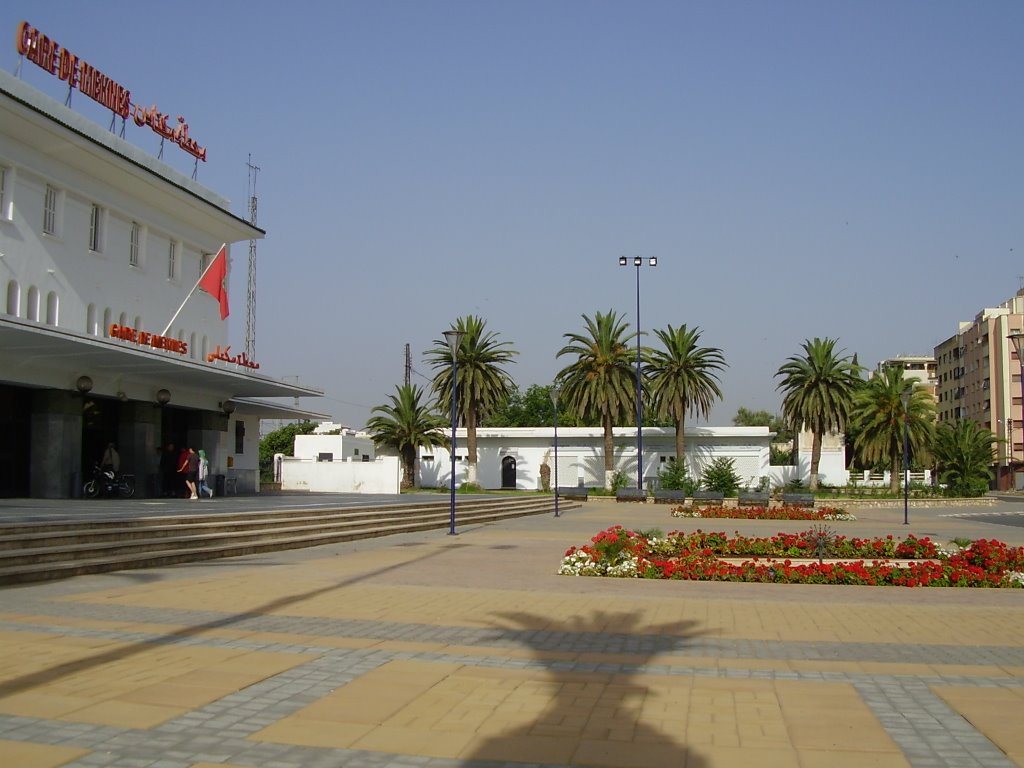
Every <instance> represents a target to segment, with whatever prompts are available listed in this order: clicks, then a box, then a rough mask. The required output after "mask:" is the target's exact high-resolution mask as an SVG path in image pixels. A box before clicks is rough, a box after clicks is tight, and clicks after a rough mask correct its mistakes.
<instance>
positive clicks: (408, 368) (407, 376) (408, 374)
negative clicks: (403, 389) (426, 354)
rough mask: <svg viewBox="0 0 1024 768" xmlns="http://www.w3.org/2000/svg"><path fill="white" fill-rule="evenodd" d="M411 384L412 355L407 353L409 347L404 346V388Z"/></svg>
mask: <svg viewBox="0 0 1024 768" xmlns="http://www.w3.org/2000/svg"><path fill="white" fill-rule="evenodd" d="M410 384H412V355H411V354H410V353H409V345H408V344H406V345H405V386H407V387H408V386H409V385H410Z"/></svg>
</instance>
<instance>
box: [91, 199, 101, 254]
mask: <svg viewBox="0 0 1024 768" xmlns="http://www.w3.org/2000/svg"><path fill="white" fill-rule="evenodd" d="M89 250H90V251H93V252H95V253H99V252H100V251H102V250H103V209H102V208H100V207H99V206H98V205H93V207H92V211H91V212H90V214H89Z"/></svg>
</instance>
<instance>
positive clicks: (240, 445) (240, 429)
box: [235, 421, 245, 453]
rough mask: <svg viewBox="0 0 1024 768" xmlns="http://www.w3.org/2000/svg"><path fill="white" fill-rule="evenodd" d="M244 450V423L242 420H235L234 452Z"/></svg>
mask: <svg viewBox="0 0 1024 768" xmlns="http://www.w3.org/2000/svg"><path fill="white" fill-rule="evenodd" d="M244 451H245V423H244V422H242V421H236V422H235V453H243V452H244Z"/></svg>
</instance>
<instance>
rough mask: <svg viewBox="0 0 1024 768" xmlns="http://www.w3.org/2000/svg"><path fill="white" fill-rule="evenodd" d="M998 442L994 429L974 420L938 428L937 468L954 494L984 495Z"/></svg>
mask: <svg viewBox="0 0 1024 768" xmlns="http://www.w3.org/2000/svg"><path fill="white" fill-rule="evenodd" d="M996 441H997V438H995V437H994V436H993V435H992V433H991V432H989V431H988V430H987V429H985V428H983V427H981V426H980V425H979V424H978V422H976V421H971V420H970V419H964V420H963V421H958V422H956V425H955V426H950V425H949V424H942V425H941V426H940V427H939V428H938V429H937V430H936V431H935V444H934V447H933V453H934V455H935V463H936V468H937V469H938V472H939V480H940V481H941V482H943V483H945V484H946V490H947V492H948V493H949V494H950V495H953V496H981V495H982V494H984V493H985V491H986V490H988V484H989V481H990V480H991V479H992V469H991V466H992V464H993V462H994V461H995V457H994V456H993V444H994V443H995V442H996Z"/></svg>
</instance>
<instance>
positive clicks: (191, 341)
mask: <svg viewBox="0 0 1024 768" xmlns="http://www.w3.org/2000/svg"><path fill="white" fill-rule="evenodd" d="M188 356H189V357H191V358H192V359H193V360H195V359H196V333H195V331H193V332H192V334H191V335H190V336H189V337H188Z"/></svg>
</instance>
